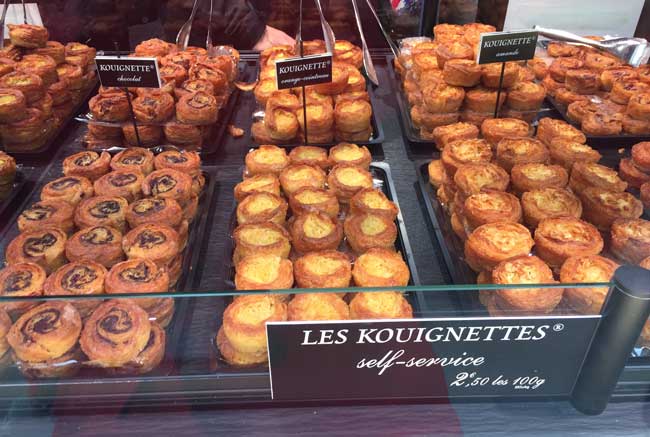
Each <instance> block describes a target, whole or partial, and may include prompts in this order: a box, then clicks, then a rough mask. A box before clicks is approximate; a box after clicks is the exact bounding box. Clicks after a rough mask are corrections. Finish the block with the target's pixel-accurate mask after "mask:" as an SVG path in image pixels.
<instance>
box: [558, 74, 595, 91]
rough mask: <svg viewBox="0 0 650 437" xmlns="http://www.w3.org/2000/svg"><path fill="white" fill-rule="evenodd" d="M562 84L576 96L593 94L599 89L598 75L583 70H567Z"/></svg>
mask: <svg viewBox="0 0 650 437" xmlns="http://www.w3.org/2000/svg"><path fill="white" fill-rule="evenodd" d="M564 84H565V86H566V87H567V89H569V90H570V91H573V92H575V93H578V94H593V93H595V92H597V91H598V90H599V88H600V74H599V73H598V72H596V71H593V70H588V69H585V68H576V69H572V70H568V71H567V72H566V74H565V77H564Z"/></svg>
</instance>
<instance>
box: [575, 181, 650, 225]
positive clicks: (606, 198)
mask: <svg viewBox="0 0 650 437" xmlns="http://www.w3.org/2000/svg"><path fill="white" fill-rule="evenodd" d="M580 200H582V206H583V208H584V212H583V216H584V218H585V219H586V220H589V221H590V222H591V223H593V224H594V225H595V226H596V227H597V228H598V229H601V230H604V231H606V230H608V229H609V228H610V227H611V225H612V223H613V222H614V221H615V220H616V219H618V218H627V219H637V218H639V217H641V214H643V204H642V203H641V201H640V200H638V199H637V198H635V197H634V196H633V195H632V194H630V193H627V192H613V191H607V190H604V189H602V188H598V187H589V188H585V189H584V190H583V191H582V192H581V193H580Z"/></svg>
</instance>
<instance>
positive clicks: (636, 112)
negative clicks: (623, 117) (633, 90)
mask: <svg viewBox="0 0 650 437" xmlns="http://www.w3.org/2000/svg"><path fill="white" fill-rule="evenodd" d="M627 114H628V115H629V116H630V117H632V118H635V119H637V120H646V121H650V92H648V93H640V94H635V95H633V96H632V97H630V100H629V101H628V104H627Z"/></svg>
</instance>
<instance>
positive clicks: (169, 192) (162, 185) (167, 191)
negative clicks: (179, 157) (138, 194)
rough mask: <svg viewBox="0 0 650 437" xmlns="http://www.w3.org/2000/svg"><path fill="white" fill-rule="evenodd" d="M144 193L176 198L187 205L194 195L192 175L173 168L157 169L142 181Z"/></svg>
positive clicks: (182, 205)
mask: <svg viewBox="0 0 650 437" xmlns="http://www.w3.org/2000/svg"><path fill="white" fill-rule="evenodd" d="M142 193H143V194H144V195H145V196H153V197H162V198H165V199H174V200H176V201H177V202H178V203H179V204H180V205H181V207H185V206H186V204H187V203H188V202H190V201H191V198H192V196H193V192H192V177H191V176H189V175H187V174H185V173H182V172H180V171H178V170H174V169H171V168H165V169H162V170H156V171H153V172H151V173H149V175H148V176H147V177H146V178H145V179H144V181H143V182H142Z"/></svg>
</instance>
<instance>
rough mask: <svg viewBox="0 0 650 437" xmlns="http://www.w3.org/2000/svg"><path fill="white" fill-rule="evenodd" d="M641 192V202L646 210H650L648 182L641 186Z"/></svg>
mask: <svg viewBox="0 0 650 437" xmlns="http://www.w3.org/2000/svg"><path fill="white" fill-rule="evenodd" d="M639 191H640V194H641V201H642V202H643V205H644V206H645V207H646V208H648V207H649V205H650V183H648V182H646V183H644V184H643V185H641V188H640V189H639Z"/></svg>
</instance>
